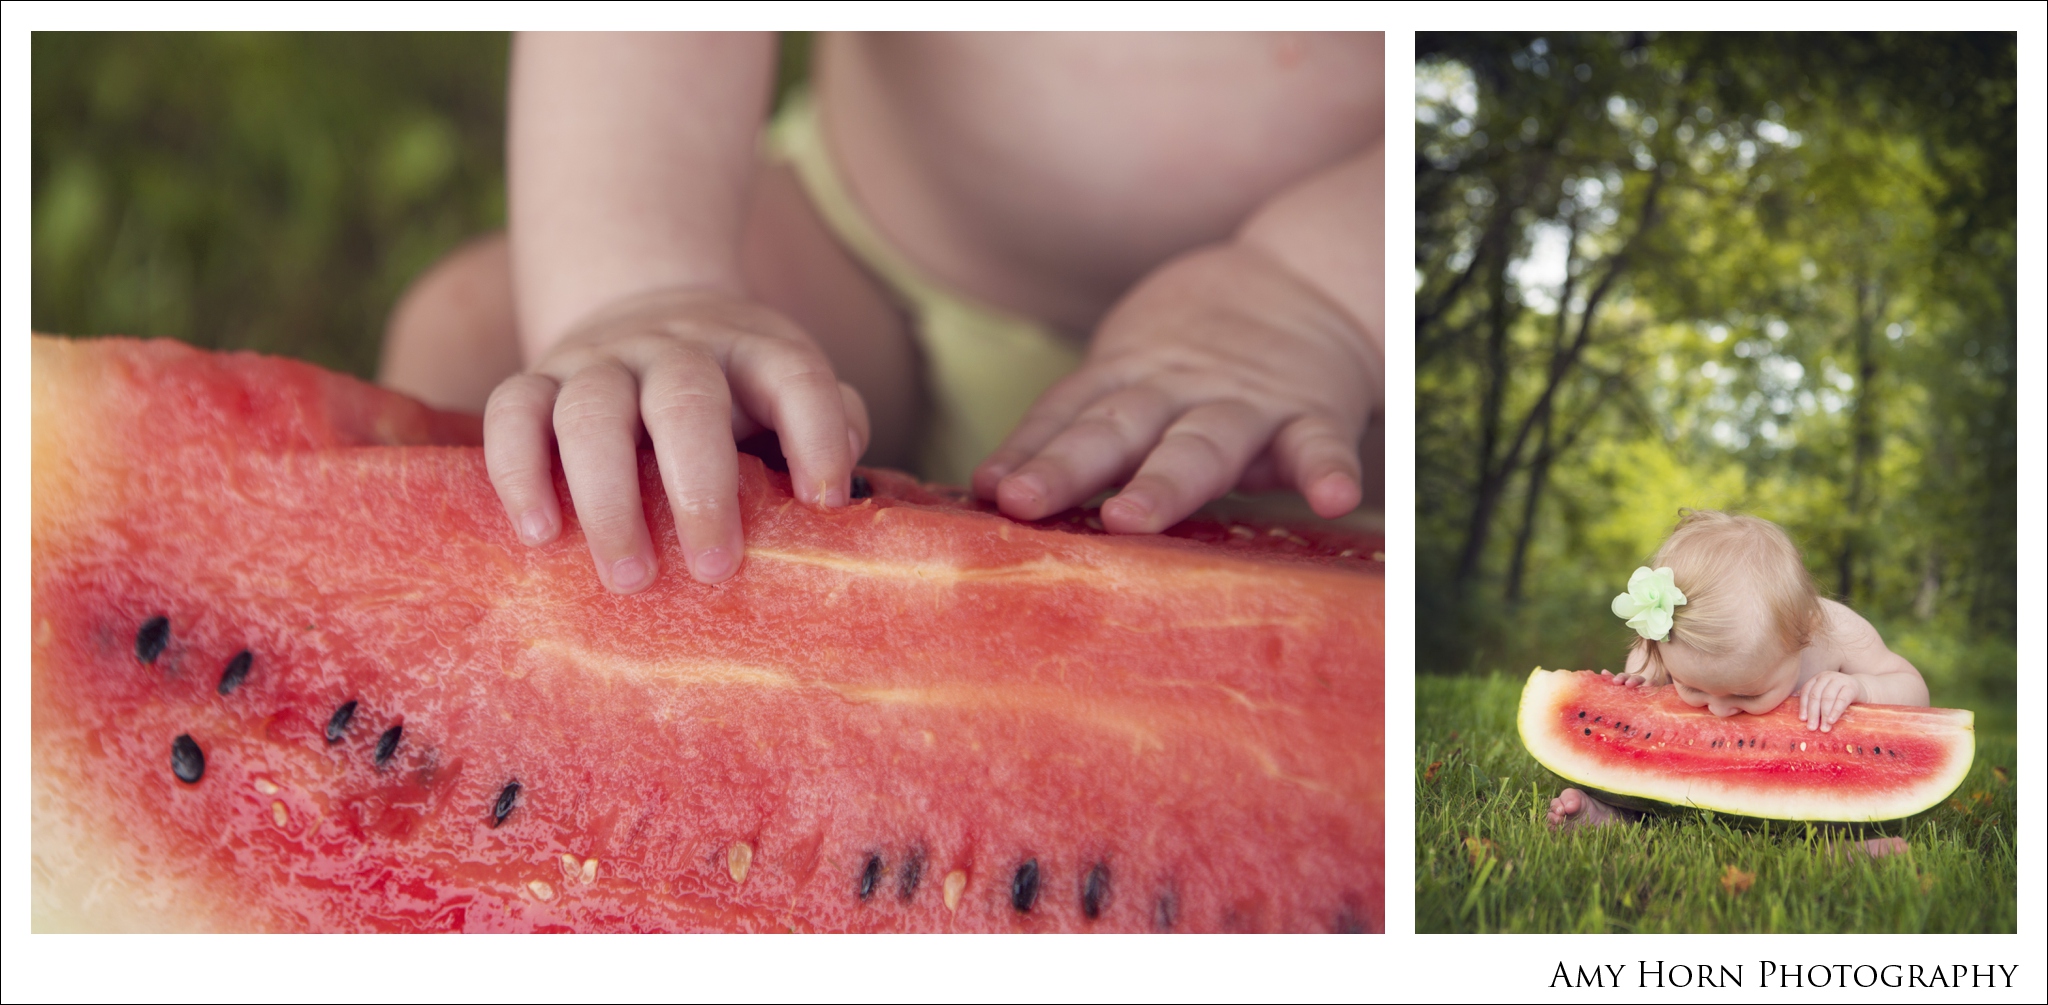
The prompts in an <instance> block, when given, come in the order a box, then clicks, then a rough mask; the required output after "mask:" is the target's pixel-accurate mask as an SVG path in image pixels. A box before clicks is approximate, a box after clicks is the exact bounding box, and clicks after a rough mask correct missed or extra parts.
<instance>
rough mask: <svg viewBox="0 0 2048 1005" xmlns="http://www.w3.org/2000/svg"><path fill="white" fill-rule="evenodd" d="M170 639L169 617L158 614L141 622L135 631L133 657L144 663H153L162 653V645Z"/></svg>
mask: <svg viewBox="0 0 2048 1005" xmlns="http://www.w3.org/2000/svg"><path fill="white" fill-rule="evenodd" d="M170 641H171V619H169V618H167V617H164V616H163V615H161V614H159V615H157V616H156V617H153V618H151V619H149V620H148V621H145V622H143V623H142V628H141V629H139V630H138V631H136V633H135V658H136V659H139V660H141V661H142V662H144V663H155V662H156V658H157V657H158V656H162V655H163V653H164V646H166V645H169V644H170Z"/></svg>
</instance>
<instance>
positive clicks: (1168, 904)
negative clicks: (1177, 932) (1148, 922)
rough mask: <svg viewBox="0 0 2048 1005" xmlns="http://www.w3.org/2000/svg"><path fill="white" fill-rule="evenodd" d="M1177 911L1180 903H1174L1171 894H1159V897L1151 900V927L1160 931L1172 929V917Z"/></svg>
mask: <svg viewBox="0 0 2048 1005" xmlns="http://www.w3.org/2000/svg"><path fill="white" fill-rule="evenodd" d="M1179 913H1180V905H1179V904H1176V903H1174V899H1173V894H1170V893H1162V894H1160V895H1159V899H1158V900H1155V901H1153V902H1152V927H1154V928H1157V929H1159V930H1160V931H1162V932H1171V931H1173V922H1174V917H1175V915H1177V914H1179Z"/></svg>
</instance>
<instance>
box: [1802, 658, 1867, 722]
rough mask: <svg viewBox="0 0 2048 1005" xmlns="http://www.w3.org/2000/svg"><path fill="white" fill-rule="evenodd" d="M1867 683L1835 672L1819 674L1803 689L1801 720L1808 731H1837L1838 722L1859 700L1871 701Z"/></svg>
mask: <svg viewBox="0 0 2048 1005" xmlns="http://www.w3.org/2000/svg"><path fill="white" fill-rule="evenodd" d="M1869 700H1870V699H1869V697H1868V696H1867V695H1866V694H1865V693H1864V690H1863V682H1862V681H1860V680H1858V679H1856V678H1855V677H1853V676H1851V675H1849V674H1845V673H1841V672H1839V671H1835V670H1829V671H1826V672H1824V673H1819V674H1815V675H1814V676H1813V678H1812V679H1811V680H1808V681H1807V682H1806V686H1805V687H1802V688H1800V689H1799V719H1800V721H1801V722H1804V723H1806V728H1807V729H1810V730H1811V729H1818V730H1820V731H1821V732H1823V733H1826V732H1829V731H1831V730H1832V729H1833V728H1834V725H1835V720H1837V719H1840V718H1841V717H1842V713H1843V712H1846V711H1848V710H1849V706H1851V705H1854V704H1855V703H1857V702H1859V701H1869Z"/></svg>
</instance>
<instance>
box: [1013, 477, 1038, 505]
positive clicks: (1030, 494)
mask: <svg viewBox="0 0 2048 1005" xmlns="http://www.w3.org/2000/svg"><path fill="white" fill-rule="evenodd" d="M1003 480H1004V481H1006V482H1009V483H1010V484H1012V485H1015V486H1017V488H1015V489H1012V490H1011V491H1012V492H1017V491H1021V492H1023V493H1024V495H1025V497H1026V498H1027V499H1028V500H1029V501H1031V502H1035V503H1042V502H1044V501H1045V495H1046V493H1045V479H1043V478H1040V477H1038V476H1037V475H1007V476H1005V477H1004V478H1003Z"/></svg>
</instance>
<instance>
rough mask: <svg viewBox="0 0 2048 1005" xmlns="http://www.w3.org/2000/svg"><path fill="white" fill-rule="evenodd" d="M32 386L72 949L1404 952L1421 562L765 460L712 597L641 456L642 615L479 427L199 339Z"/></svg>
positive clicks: (1345, 543) (49, 703)
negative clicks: (856, 486)
mask: <svg viewBox="0 0 2048 1005" xmlns="http://www.w3.org/2000/svg"><path fill="white" fill-rule="evenodd" d="M33 387H34V392H33V393H34V402H33V408H34V421H33V440H34V458H33V471H34V474H33V506H34V511H33V515H32V525H33V530H32V565H33V599H32V612H31V617H32V621H33V625H32V643H31V644H32V650H33V660H32V663H33V679H34V684H33V687H34V697H33V711H32V721H33V734H34V735H33V741H32V746H33V772H34V810H33V817H34V837H33V849H32V851H33V856H34V860H35V869H34V877H35V885H34V891H33V904H34V911H33V919H34V925H35V927H36V928H37V929H38V930H61V929H76V928H86V929H119V928H128V929H143V930H167V929H199V930H245V931H246V930H328V931H332V930H397V931H418V930H470V931H479V930H585V931H644V930H740V931H769V930H773V931H787V930H828V931H830V930H937V931H1055V930H1078V931H1095V930H1102V931H1108V930H1139V931H1156V930H1173V931H1198V930H1292V931H1328V930H1333V929H1336V930H1345V929H1363V930H1371V931H1377V930H1380V929H1381V928H1382V888H1383V852H1382V849H1383V845H1384V834H1383V823H1382V814H1381V793H1382V783H1383V777H1384V774H1383V766H1382V737H1381V730H1382V662H1383V657H1382V639H1383V620H1382V619H1383V600H1382V597H1383V580H1382V576H1381V564H1380V559H1379V555H1378V548H1379V545H1378V542H1377V541H1376V540H1371V539H1367V538H1363V537H1360V536H1358V535H1355V534H1351V535H1347V534H1346V533H1345V532H1343V531H1341V530H1340V529H1333V528H1330V527H1308V526H1298V527H1284V526H1283V527H1268V526H1254V525H1247V524H1243V523H1235V522H1230V521H1224V520H1207V521H1203V520H1197V521H1192V522H1191V523H1190V524H1188V525H1184V527H1183V528H1181V529H1180V530H1179V531H1178V532H1177V533H1179V534H1180V535H1181V536H1182V538H1183V539H1178V540H1176V539H1170V538H1145V539H1137V538H1122V537H1115V536H1107V535H1100V534H1090V533H1085V531H1086V530H1087V529H1088V523H1089V519H1088V517H1087V516H1086V515H1080V516H1077V517H1073V518H1071V519H1069V520H1066V521H1062V522H1054V523H1052V524H1048V525H1027V524H1019V523H1014V522H1011V521H1008V520H1006V519H1004V518H1002V517H1000V516H996V515H992V514H988V513H985V512H980V511H978V508H977V507H974V506H972V505H970V504H966V503H964V502H961V501H959V500H958V499H957V498H956V497H955V496H954V494H952V493H951V492H949V491H947V490H939V489H932V488H927V487H922V486H919V485H917V484H916V483H915V482H914V481H912V480H910V479H907V478H904V477H902V476H900V475H894V474H891V473H888V472H879V471H876V472H864V474H865V475H866V477H867V478H868V479H869V480H870V481H871V483H872V485H873V486H874V490H875V492H874V496H873V498H870V499H865V500H862V501H861V502H859V503H857V504H856V505H854V506H851V507H848V508H846V509H844V510H839V511H830V512H827V511H819V510H813V509H810V508H808V507H805V506H802V505H800V504H797V503H795V502H794V501H793V499H792V498H791V496H790V493H789V489H788V485H787V481H786V479H785V478H783V477H782V476H780V475H777V474H775V473H773V472H770V471H767V470H765V469H764V468H763V467H762V466H761V465H760V464H759V463H758V462H756V461H754V460H753V459H751V458H746V457H743V458H742V504H743V511H744V521H745V527H746V534H747V542H748V553H747V556H746V560H745V565H744V567H743V569H742V571H741V573H740V574H739V575H738V576H737V577H735V578H734V579H733V580H732V581H731V582H729V583H727V584H724V585H722V586H719V587H704V586H701V585H698V584H696V583H694V582H693V581H691V580H689V579H688V577H687V576H685V575H682V574H681V573H680V571H679V570H681V569H682V568H683V564H682V562H681V560H680V556H679V554H678V553H677V550H676V545H675V535H674V530H673V526H672V524H671V522H670V520H669V517H668V514H667V507H666V504H665V502H664V501H663V500H662V498H661V494H660V489H659V481H658V478H657V477H656V473H655V471H654V468H653V466H652V463H651V461H649V460H647V459H646V458H645V457H643V471H642V476H643V492H644V494H645V496H646V498H647V500H648V504H647V514H648V517H649V520H650V525H651V526H652V527H653V529H654V533H655V537H656V540H657V541H658V542H659V543H660V545H661V547H662V548H663V556H664V558H663V560H664V569H665V570H667V571H666V573H665V574H664V576H663V577H662V579H661V581H660V583H659V584H658V585H657V586H656V587H654V588H652V589H650V590H649V591H647V592H645V593H642V594H638V595H635V596H631V597H617V596H613V595H610V594H608V593H606V592H605V591H603V589H602V588H601V587H600V586H599V584H598V582H597V580H596V576H595V573H594V572H593V571H592V569H591V568H590V563H589V557H588V551H587V548H586V546H585V544H584V542H583V541H582V539H581V535H580V534H579V533H577V532H575V531H574V524H573V520H572V521H571V532H570V533H568V534H566V535H565V536H564V538H563V539H562V540H559V541H557V542H555V543H554V544H552V545H550V546H547V547H544V548H539V549H533V548H528V547H525V546H523V545H521V544H519V543H517V541H516V540H515V538H514V537H513V535H512V533H511V532H510V529H509V528H508V527H507V521H506V520H505V518H504V516H503V513H502V511H501V510H500V508H499V505H498V502H497V499H496V497H495V496H494V494H493V493H492V491H491V488H490V485H489V482H488V480H487V478H486V476H485V473H484V467H483V460H482V455H481V451H480V450H479V449H478V448H477V447H475V446H474V443H475V441H476V432H477V429H476V423H475V420H474V419H468V418H465V417H459V416H447V415H442V414H438V413H434V412H432V411H430V410H428V409H426V408H424V407H422V406H419V405H417V404H415V403H413V402H410V401H408V400H406V399H404V398H401V397H398V396H395V395H391V394H389V393H386V392H383V391H379V390H377V389H375V388H372V387H369V386H367V385H364V384H361V383H359V382H356V381H353V380H350V379H348V378H345V377H340V376H337V375H333V374H329V373H325V372H323V371H320V370H318V369H316V368H313V367H310V366H306V365H304V364H298V363H292V362H287V361H281V360H274V359H265V358H260V357H254V356H248V355H231V356H229V355H213V354H206V353H201V352H198V351H195V350H192V349H188V348H185V347H183V346H180V345H177V344H175V343H165V342H151V343H142V342H135V341H129V340H113V339H108V340H92V341H67V340H54V339H38V340H37V341H36V344H35V348H34V374H33ZM1063 523H1064V524H1065V525H1062V524H1063ZM1074 531H1083V532H1082V533H1075V532H1074ZM1186 538H1197V539H1200V538H1208V539H1213V541H1214V542H1216V543H1205V542H1204V541H1201V540H1187V539H1186ZM157 619H162V621H160V622H159V621H158V620H157ZM243 653H247V654H248V658H247V659H246V660H242V659H239V657H240V655H241V654H243ZM145 656H146V657H149V658H148V659H147V660H145V659H144V657H145ZM238 665H239V666H242V667H246V673H245V675H243V676H242V678H241V679H240V681H239V683H238V684H236V685H235V686H232V687H229V686H227V685H228V684H229V683H231V682H229V681H224V680H223V676H224V674H227V673H228V672H229V671H230V669H231V668H233V667H236V666H238ZM224 691H225V692H226V693H223V692H224ZM344 709H347V710H348V712H349V714H345V715H344V714H342V710H344ZM180 738H186V739H184V740H181V739H180ZM195 755H196V756H195ZM202 760H203V767H202V766H201V765H200V762H201V761H202ZM195 769H197V770H195ZM181 774H182V776H183V777H195V776H196V778H197V781H196V782H187V781H184V780H181ZM514 786H516V788H515V787H514Z"/></svg>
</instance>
